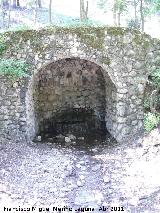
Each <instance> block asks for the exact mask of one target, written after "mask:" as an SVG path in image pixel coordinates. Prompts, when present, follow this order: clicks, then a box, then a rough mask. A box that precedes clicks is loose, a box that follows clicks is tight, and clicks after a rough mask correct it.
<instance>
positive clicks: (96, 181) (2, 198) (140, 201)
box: [0, 128, 160, 213]
mask: <svg viewBox="0 0 160 213" xmlns="http://www.w3.org/2000/svg"><path fill="white" fill-rule="evenodd" d="M81 140H82V146H79V147H77V146H75V144H76V140H75V139H74V140H73V139H72V142H71V143H70V144H66V143H65V144H64V145H62V144H61V143H52V141H49V140H47V141H45V142H43V143H42V142H39V143H38V142H36V143H35V142H30V143H28V144H27V143H24V142H21V143H16V142H13V141H10V142H7V141H2V142H1V143H0V212H1V213H3V212H12V213H16V212H26V211H28V212H96V213H98V212H112V211H113V212H117V211H119V212H120V211H123V212H133V213H143V212H145V213H152V212H154V213H159V212H160V129H159V128H157V129H155V130H153V131H152V132H151V133H150V134H149V135H146V136H145V137H143V138H142V137H141V138H139V139H137V140H135V141H132V142H131V141H130V142H127V143H123V144H116V143H114V142H113V141H112V140H110V141H109V140H108V141H106V142H105V143H100V142H99V141H96V143H95V144H94V145H89V146H88V147H87V148H86V146H84V147H83V144H85V139H84V140H83V138H82V139H81ZM98 142H99V143H98ZM27 208H28V209H27ZM29 208H30V209H29ZM58 208H59V209H58ZM60 208H61V209H60ZM67 208H68V209H67ZM85 208H86V209H85ZM87 208H88V209H87Z"/></svg>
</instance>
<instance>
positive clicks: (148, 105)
mask: <svg viewBox="0 0 160 213" xmlns="http://www.w3.org/2000/svg"><path fill="white" fill-rule="evenodd" d="M143 105H144V109H145V110H148V109H150V100H149V98H145V99H144V104H143Z"/></svg>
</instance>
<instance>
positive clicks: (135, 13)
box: [134, 0, 137, 23]
mask: <svg viewBox="0 0 160 213" xmlns="http://www.w3.org/2000/svg"><path fill="white" fill-rule="evenodd" d="M134 21H135V23H136V21H137V2H136V0H134Z"/></svg>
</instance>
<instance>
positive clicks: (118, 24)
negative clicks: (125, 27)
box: [118, 12, 121, 27]
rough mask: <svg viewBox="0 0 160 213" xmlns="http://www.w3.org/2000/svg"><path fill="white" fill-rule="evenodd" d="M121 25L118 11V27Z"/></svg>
mask: <svg viewBox="0 0 160 213" xmlns="http://www.w3.org/2000/svg"><path fill="white" fill-rule="evenodd" d="M120 26H121V13H120V12H118V27H120Z"/></svg>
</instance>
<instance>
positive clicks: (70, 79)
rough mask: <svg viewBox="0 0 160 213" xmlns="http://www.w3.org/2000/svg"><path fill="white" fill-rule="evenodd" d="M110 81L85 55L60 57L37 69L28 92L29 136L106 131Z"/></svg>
mask: <svg viewBox="0 0 160 213" xmlns="http://www.w3.org/2000/svg"><path fill="white" fill-rule="evenodd" d="M107 80H108V79H107ZM111 85H113V84H112V83H111V82H110V83H109V82H106V77H104V70H103V69H102V68H101V67H100V66H99V65H97V64H95V63H93V62H90V61H88V60H84V59H79V58H66V59H61V60H58V61H56V62H53V63H50V64H48V65H47V66H45V67H44V68H42V69H40V70H39V72H38V73H36V74H35V76H34V77H33V81H32V84H31V85H30V88H29V92H28V101H27V103H28V104H27V105H28V106H27V117H28V118H27V120H28V130H29V131H28V134H29V137H31V138H33V137H34V136H36V135H41V136H43V137H50V136H53V135H56V134H67V133H73V134H77V135H80V134H93V133H94V132H98V131H100V132H106V122H105V119H106V117H107V118H108V119H109V117H110V112H109V110H111V105H112V91H113V88H109V87H111ZM106 92H107V96H108V98H106ZM108 101H110V103H108ZM107 114H108V115H107ZM106 115H107V116H106ZM95 130H96V131H95Z"/></svg>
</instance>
